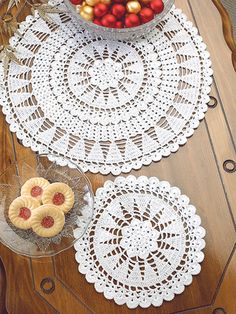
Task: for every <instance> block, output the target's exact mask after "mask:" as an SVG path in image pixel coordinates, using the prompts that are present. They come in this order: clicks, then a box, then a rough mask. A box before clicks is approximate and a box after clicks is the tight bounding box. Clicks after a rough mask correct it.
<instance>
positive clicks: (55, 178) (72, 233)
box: [0, 155, 94, 257]
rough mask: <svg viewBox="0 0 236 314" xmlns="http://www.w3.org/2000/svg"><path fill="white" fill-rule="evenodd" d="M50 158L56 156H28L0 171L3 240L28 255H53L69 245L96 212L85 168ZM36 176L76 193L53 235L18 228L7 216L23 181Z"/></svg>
mask: <svg viewBox="0 0 236 314" xmlns="http://www.w3.org/2000/svg"><path fill="white" fill-rule="evenodd" d="M48 158H51V159H55V158H56V156H53V155H37V156H36V157H28V158H26V159H24V160H20V161H18V162H17V163H14V164H12V165H11V166H10V167H9V168H7V169H6V170H5V172H4V173H3V174H2V175H0V241H1V242H2V243H3V244H4V245H6V246H7V247H8V248H9V249H11V250H12V251H14V252H15V253H18V254H21V255H25V256H29V257H44V256H54V255H56V254H58V253H60V252H62V251H64V250H66V249H68V248H70V247H71V246H73V245H74V243H75V242H76V241H77V240H78V239H79V238H80V237H81V236H82V235H83V234H84V233H85V231H86V230H87V227H88V225H89V223H90V221H91V219H92V215H93V205H94V195H93V191H92V187H91V184H90V182H89V180H88V179H87V177H86V176H85V175H84V173H83V172H82V170H81V169H79V168H78V166H76V165H75V164H72V163H71V162H69V161H66V160H65V164H68V163H69V167H68V166H63V165H61V166H59V165H58V164H56V162H52V161H49V159H48ZM61 162H62V160H61V158H60V163H61ZM62 164H63V163H62ZM33 177H43V178H45V179H47V180H48V181H49V182H50V183H53V182H64V183H66V184H68V185H69V186H70V187H71V188H72V190H73V191H74V194H75V203H74V206H73V208H72V209H71V210H70V211H69V212H68V213H67V214H66V215H65V225H64V228H63V230H62V231H61V232H60V233H59V234H58V235H56V236H54V237H51V238H42V237H40V236H37V235H36V234H35V233H34V232H33V231H32V229H28V230H21V229H18V228H16V227H15V226H14V225H13V224H12V223H11V221H10V220H9V218H8V208H9V205H10V204H11V202H12V201H13V200H14V199H15V198H17V197H18V196H20V189H21V186H22V185H23V184H24V182H25V181H27V180H28V179H30V178H33Z"/></svg>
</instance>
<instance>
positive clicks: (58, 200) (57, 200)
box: [52, 192, 65, 205]
mask: <svg viewBox="0 0 236 314" xmlns="http://www.w3.org/2000/svg"><path fill="white" fill-rule="evenodd" d="M52 202H53V204H54V205H62V204H63V203H64V202H65V196H64V195H63V194H62V193H59V192H58V193H55V194H54V196H53V198H52Z"/></svg>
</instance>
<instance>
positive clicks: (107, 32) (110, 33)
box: [64, 0, 174, 40]
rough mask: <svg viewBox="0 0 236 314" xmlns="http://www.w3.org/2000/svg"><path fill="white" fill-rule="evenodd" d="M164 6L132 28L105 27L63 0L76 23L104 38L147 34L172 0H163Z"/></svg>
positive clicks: (167, 10)
mask: <svg viewBox="0 0 236 314" xmlns="http://www.w3.org/2000/svg"><path fill="white" fill-rule="evenodd" d="M163 2H164V5H165V8H164V10H163V11H162V13H161V14H157V15H156V16H155V18H154V19H153V20H151V21H150V22H148V23H145V24H142V25H140V26H137V27H132V28H122V29H117V28H107V27H103V26H99V25H96V24H94V23H92V22H89V21H86V20H84V19H83V18H82V17H81V16H80V14H79V13H77V12H76V7H75V6H74V5H73V4H71V2H70V1H69V0H64V3H65V5H66V6H67V8H68V9H69V11H70V12H71V13H72V14H73V15H74V16H75V17H76V19H77V21H78V23H79V24H80V25H81V27H83V28H84V29H85V30H87V31H89V32H91V33H93V34H95V35H97V36H100V37H102V38H104V39H112V40H132V39H137V38H140V37H142V36H145V35H146V34H148V33H149V32H150V31H151V30H152V29H154V28H155V27H156V26H157V24H158V23H159V22H160V21H161V20H162V19H163V17H164V16H165V15H166V14H167V13H168V12H169V11H170V9H171V8H172V6H173V4H174V0H163Z"/></svg>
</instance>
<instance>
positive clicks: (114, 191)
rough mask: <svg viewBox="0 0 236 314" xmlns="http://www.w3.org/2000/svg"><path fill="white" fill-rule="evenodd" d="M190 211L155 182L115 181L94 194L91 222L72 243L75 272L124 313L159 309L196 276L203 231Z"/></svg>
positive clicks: (173, 190)
mask: <svg viewBox="0 0 236 314" xmlns="http://www.w3.org/2000/svg"><path fill="white" fill-rule="evenodd" d="M195 212H196V208H195V207H194V206H193V205H190V204H189V198H188V197H187V196H185V195H181V192H180V190H179V189H178V188H176V187H171V186H170V184H169V183H168V182H164V181H163V182H159V181H158V179H157V178H155V177H152V178H147V177H144V176H141V177H138V178H135V177H134V176H128V177H127V178H124V177H118V178H116V180H115V181H114V182H112V181H107V182H106V183H105V185H104V187H103V188H100V189H98V190H97V193H96V197H95V211H94V218H93V220H92V223H91V224H90V227H89V229H88V230H87V231H86V233H85V235H84V236H83V237H82V238H80V239H79V240H78V241H77V242H76V244H75V249H76V251H77V252H76V260H77V262H78V263H79V271H80V272H81V273H82V274H85V275H86V279H87V281H88V282H90V283H93V284H94V286H95V289H96V290H97V292H102V293H104V296H105V297H106V298H107V299H114V301H115V302H116V303H117V304H119V305H122V304H126V305H127V306H128V307H129V308H136V307H137V306H141V307H143V308H147V307H149V306H151V305H153V306H160V305H161V304H162V303H163V301H164V300H166V301H170V300H172V299H173V298H174V295H175V294H180V293H182V292H183V291H184V289H185V286H186V285H189V284H191V282H192V275H196V274H198V273H199V272H200V270H201V266H200V264H199V263H200V262H202V260H203V258H204V254H203V252H202V249H203V248H204V247H205V241H204V239H203V237H204V236H205V230H204V228H203V227H201V226H200V224H201V219H200V217H199V216H198V215H196V214H195Z"/></svg>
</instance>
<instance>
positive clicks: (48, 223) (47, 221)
mask: <svg viewBox="0 0 236 314" xmlns="http://www.w3.org/2000/svg"><path fill="white" fill-rule="evenodd" d="M41 225H42V226H43V227H44V228H51V227H52V226H53V225H54V219H53V218H52V217H51V216H46V217H44V218H43V219H42V221H41Z"/></svg>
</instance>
